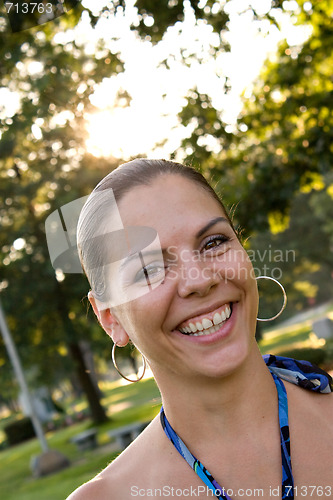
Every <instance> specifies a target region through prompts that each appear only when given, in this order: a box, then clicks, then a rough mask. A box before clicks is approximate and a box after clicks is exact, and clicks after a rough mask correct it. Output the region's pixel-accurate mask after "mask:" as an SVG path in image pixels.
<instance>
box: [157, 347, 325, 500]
mask: <svg viewBox="0 0 333 500" xmlns="http://www.w3.org/2000/svg"><path fill="white" fill-rule="evenodd" d="M263 359H264V361H265V363H266V365H267V367H268V368H269V370H270V372H271V374H272V377H273V379H274V382H275V385H276V389H277V393H278V402H279V424H280V440H281V458H282V490H281V491H282V496H281V498H282V500H284V499H290V500H293V499H294V479H293V474H292V468H291V458H290V436H289V423H288V422H289V421H288V399H287V392H286V389H285V387H284V384H283V382H282V380H281V379H284V380H287V381H288V382H291V383H293V384H296V385H299V386H300V387H303V388H304V389H307V390H310V391H316V392H320V393H329V392H333V381H332V378H331V377H330V375H328V373H326V372H324V371H323V370H321V369H320V368H318V367H317V366H315V365H313V364H311V363H310V362H309V361H297V360H295V359H291V358H285V357H282V356H273V355H265V356H263ZM160 418H161V424H162V427H163V430H164V432H165V434H166V435H167V437H168V438H169V439H170V441H171V442H172V443H173V445H174V446H175V448H176V449H177V451H178V452H179V453H180V454H181V456H182V457H183V458H184V459H185V460H186V462H187V463H188V464H189V466H190V467H191V468H192V469H193V470H194V472H195V473H196V474H197V475H198V476H199V477H200V479H201V480H202V481H203V482H204V483H205V485H206V486H207V487H208V488H210V489H211V490H212V491H213V493H214V495H215V497H216V498H218V499H221V500H232V499H231V497H230V496H229V495H227V493H226V491H225V489H224V488H223V487H222V486H220V485H219V483H218V482H217V481H216V480H215V479H214V477H213V476H212V474H210V472H209V471H208V470H207V469H206V467H205V466H204V465H203V464H202V463H201V462H200V461H199V460H198V459H197V458H196V457H195V456H194V455H192V453H191V452H190V450H189V449H188V448H187V446H186V445H185V443H184V442H183V441H182V440H181V438H180V437H179V436H178V434H177V433H176V432H175V431H174V429H173V428H172V427H171V425H170V423H169V422H168V419H167V418H166V416H165V413H164V409H163V406H162V408H161V411H160Z"/></svg>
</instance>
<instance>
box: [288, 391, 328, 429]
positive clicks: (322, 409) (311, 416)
mask: <svg viewBox="0 0 333 500" xmlns="http://www.w3.org/2000/svg"><path fill="white" fill-rule="evenodd" d="M286 389H287V393H288V400H289V403H290V407H291V409H292V410H293V412H294V414H295V415H296V416H297V417H298V424H299V423H300V420H302V421H304V422H308V423H311V424H313V429H318V430H321V431H322V430H323V427H325V428H326V429H327V430H328V431H329V433H330V434H331V435H333V425H332V417H333V392H329V393H327V394H326V393H325V394H323V393H319V392H314V391H307V390H305V389H302V388H300V387H298V386H295V385H293V384H289V383H287V384H286ZM319 424H320V425H319Z"/></svg>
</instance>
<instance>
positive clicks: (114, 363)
mask: <svg viewBox="0 0 333 500" xmlns="http://www.w3.org/2000/svg"><path fill="white" fill-rule="evenodd" d="M116 347H117V344H116V343H114V344H113V346H112V363H113V366H114V367H115V369H116V370H117V372H118V373H119V375H120V376H121V377H123V378H124V379H125V380H128V382H140V380H141V379H142V378H143V376H144V374H145V372H146V367H147V363H146V358H145V357H144V356H143V355H142V354H141V356H142V362H143V372H142V375H141V376H140V377H139V378H137V379H136V380H133V379H131V378H128V377H125V375H123V374H122V373H121V371H120V370H119V368H118V365H117V362H116V353H115V351H116Z"/></svg>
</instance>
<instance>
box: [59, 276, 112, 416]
mask: <svg viewBox="0 0 333 500" xmlns="http://www.w3.org/2000/svg"><path fill="white" fill-rule="evenodd" d="M56 287H57V298H58V304H57V305H58V312H59V315H60V317H61V319H62V322H63V325H64V332H65V334H66V339H67V346H68V349H69V352H70V355H71V357H72V359H73V363H74V369H75V371H76V374H77V377H78V380H79V382H80V385H81V386H82V390H83V391H84V392H85V394H86V396H87V399H88V403H89V407H90V411H91V416H92V419H93V421H94V423H95V424H101V423H103V422H106V421H108V420H109V418H108V417H107V415H106V413H105V409H104V408H103V406H102V405H101V403H100V396H99V394H98V393H97V390H96V387H95V385H94V383H93V381H92V379H91V377H90V375H89V369H88V367H87V366H86V363H85V360H84V356H83V352H82V349H81V347H80V344H79V342H78V340H77V338H78V335H77V333H76V330H75V327H74V325H73V323H72V321H71V320H70V318H69V311H68V307H67V303H66V298H65V296H64V294H63V292H62V288H61V285H60V283H59V282H58V281H56Z"/></svg>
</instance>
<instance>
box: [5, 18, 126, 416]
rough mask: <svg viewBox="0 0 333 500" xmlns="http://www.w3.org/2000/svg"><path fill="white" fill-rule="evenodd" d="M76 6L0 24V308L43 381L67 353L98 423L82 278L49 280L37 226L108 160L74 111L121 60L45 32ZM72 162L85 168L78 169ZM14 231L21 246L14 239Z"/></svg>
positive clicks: (56, 28)
mask: <svg viewBox="0 0 333 500" xmlns="http://www.w3.org/2000/svg"><path fill="white" fill-rule="evenodd" d="M79 14H80V13H79V12H78V11H73V12H71V13H70V14H68V15H67V16H66V18H65V17H62V18H59V19H58V20H57V21H56V22H55V23H54V25H53V26H52V27H51V26H50V25H49V24H46V25H44V26H43V27H39V28H35V29H33V30H29V31H23V32H20V33H17V34H15V35H10V34H9V35H8V33H7V34H6V33H5V32H4V31H2V32H1V31H0V38H1V45H0V55H1V60H2V61H4V63H3V64H2V67H1V70H0V87H8V88H9V89H10V90H11V91H12V92H18V93H19V94H20V98H21V105H20V108H19V109H18V110H17V111H16V112H15V114H13V116H11V117H8V116H3V117H2V119H1V123H0V131H1V143H0V177H1V185H2V187H1V200H0V217H1V222H2V228H1V243H2V244H1V249H0V252H1V266H0V267H1V280H2V288H6V290H5V292H4V293H3V295H4V297H3V302H4V307H5V310H6V312H7V314H8V316H9V317H8V320H9V324H10V327H11V329H12V331H13V333H14V335H15V340H16V343H17V344H18V345H19V346H21V347H24V349H21V356H22V358H23V361H25V364H26V365H27V364H29V365H31V364H32V363H37V365H38V366H39V368H40V369H42V372H41V374H40V378H41V379H43V381H44V383H45V382H49V383H50V382H51V379H52V378H53V381H54V377H55V376H56V374H58V375H59V373H60V374H63V373H64V368H66V365H67V367H69V365H70V363H68V362H67V363H64V362H63V358H64V354H65V353H66V352H69V353H70V355H71V358H72V365H73V366H74V368H75V369H76V372H77V375H78V378H79V380H80V382H81V384H82V387H83V389H84V390H85V392H86V394H87V397H88V400H89V403H90V409H91V413H92V416H93V418H94V420H95V422H101V421H104V420H105V419H106V414H105V410H104V409H103V408H102V406H101V404H100V402H99V397H98V395H97V394H96V391H95V388H94V385H93V383H92V381H91V379H90V377H89V374H88V373H87V371H86V367H85V364H84V360H83V355H82V352H81V349H80V344H79V340H80V334H81V332H82V330H83V331H84V332H85V333H86V334H88V326H87V325H85V327H83V325H82V323H83V321H82V319H80V316H82V311H81V312H79V309H78V306H77V305H76V304H75V302H74V301H73V298H74V295H73V293H76V294H77V297H78V296H79V297H80V296H81V297H82V296H83V295H84V290H85V289H86V285H85V283H84V281H83V278H82V277H81V276H70V277H66V285H65V283H61V282H60V281H58V280H57V279H56V276H55V273H54V270H53V269H52V267H51V264H50V260H49V256H48V252H47V246H46V239H45V229H44V222H45V219H46V217H47V215H48V214H49V213H51V212H52V211H53V210H55V209H56V208H58V207H59V206H61V205H62V204H65V203H66V202H68V201H71V200H73V198H74V199H75V198H78V197H80V196H83V195H85V194H87V193H88V191H89V186H91V185H92V184H95V183H96V182H97V181H98V180H99V179H100V178H101V177H102V176H103V175H105V174H106V172H108V171H109V170H110V168H111V169H112V168H114V167H115V166H116V165H115V163H112V162H106V161H99V162H98V163H97V160H96V159H94V158H92V157H91V156H90V155H88V154H86V153H85V150H84V141H85V138H86V133H85V128H84V123H85V122H84V117H83V113H84V112H87V111H89V110H91V109H92V106H91V104H90V101H89V96H90V95H91V94H92V92H93V91H94V85H95V84H96V82H98V81H100V80H101V79H102V78H103V77H104V76H108V75H109V74H110V72H117V71H120V70H121V68H122V65H121V61H120V60H119V59H118V57H117V54H113V53H111V51H110V50H109V49H106V48H103V47H102V46H101V45H100V46H99V47H98V51H97V56H96V58H94V60H93V61H92V58H91V56H89V55H87V54H86V53H85V50H84V45H83V44H81V45H80V44H79V43H76V42H75V41H73V42H72V41H71V42H66V43H60V42H59V43H58V42H56V41H55V36H54V35H55V34H57V33H58V34H59V33H61V32H62V30H63V29H65V28H70V27H71V26H73V25H74V24H75V23H76V21H77V19H78V16H79ZM1 19H2V20H4V17H3V15H2V17H1ZM3 25H4V24H1V26H3ZM31 65H32V66H31ZM79 167H82V168H84V169H85V170H84V176H82V175H80V173H79ZM18 239H20V241H21V243H22V245H21V246H18V247H16V248H15V245H13V243H14V242H15V241H16V240H18ZM67 285H68V286H67ZM69 289H71V293H70V292H69ZM79 332H80V334H79ZM61 353H62V354H61ZM2 359H6V357H5V353H4V349H3V346H2ZM51 360H52V362H51ZM4 366H5V365H4ZM4 366H3V369H4ZM52 375H53V377H52Z"/></svg>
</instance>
